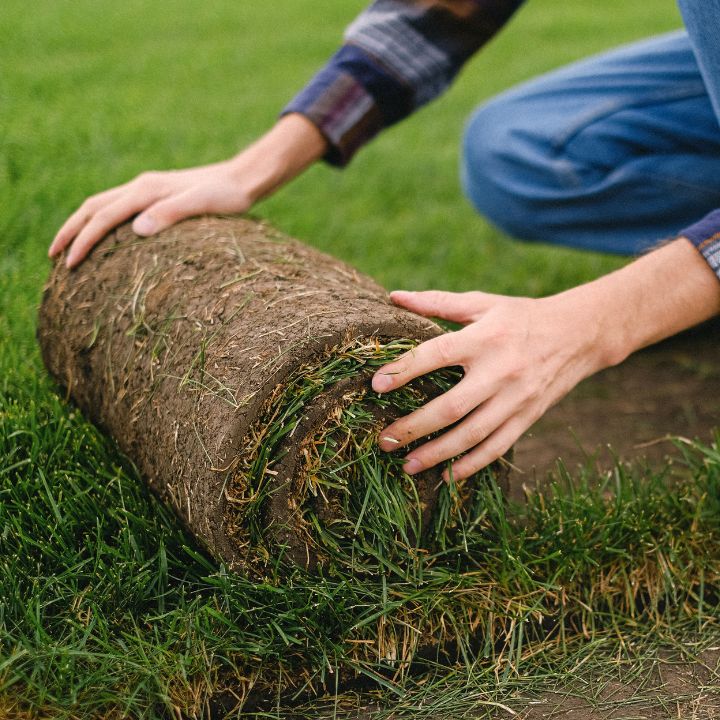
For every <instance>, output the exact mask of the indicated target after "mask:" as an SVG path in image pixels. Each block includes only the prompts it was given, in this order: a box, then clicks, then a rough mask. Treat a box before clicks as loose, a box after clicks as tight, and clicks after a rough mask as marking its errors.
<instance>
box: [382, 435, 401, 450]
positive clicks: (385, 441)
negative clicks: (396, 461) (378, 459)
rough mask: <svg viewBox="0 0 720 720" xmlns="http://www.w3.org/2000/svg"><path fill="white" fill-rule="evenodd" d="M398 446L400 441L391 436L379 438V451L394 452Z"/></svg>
mask: <svg viewBox="0 0 720 720" xmlns="http://www.w3.org/2000/svg"><path fill="white" fill-rule="evenodd" d="M399 444H400V441H399V440H398V439H396V438H394V437H392V436H391V435H383V436H382V437H381V438H380V449H381V450H395V448H396V447H397V446H398V445H399Z"/></svg>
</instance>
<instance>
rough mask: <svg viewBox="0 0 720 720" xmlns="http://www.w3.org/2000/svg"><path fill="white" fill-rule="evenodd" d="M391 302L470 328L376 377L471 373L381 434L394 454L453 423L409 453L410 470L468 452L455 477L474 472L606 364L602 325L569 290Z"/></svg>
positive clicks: (391, 382)
mask: <svg viewBox="0 0 720 720" xmlns="http://www.w3.org/2000/svg"><path fill="white" fill-rule="evenodd" d="M391 298H392V300H393V302H394V303H395V304H397V305H401V306H403V307H405V308H407V309H408V310H412V311H413V312H416V313H418V314H420V315H425V316H427V317H438V318H443V319H445V320H451V321H455V322H459V323H462V324H463V325H465V327H464V328H462V329H461V330H458V331H457V332H451V333H447V334H445V335H441V336H439V337H436V338H433V339H432V340H428V341H427V342H424V343H422V344H421V345H419V346H418V347H416V348H414V349H413V350H411V351H409V352H408V353H406V354H405V355H403V356H402V357H401V358H399V359H398V360H396V361H394V362H393V363H390V364H389V365H386V366H384V367H383V368H381V369H380V370H378V371H377V372H376V374H375V375H374V377H373V383H372V385H373V389H374V390H375V391H377V392H388V391H391V390H394V389H396V388H398V387H400V386H402V385H404V384H405V383H407V382H408V381H410V380H412V379H413V378H416V377H418V376H420V375H424V374H425V373H429V372H431V371H433V370H437V369H438V368H442V367H449V366H460V367H462V368H463V370H464V377H463V378H462V380H461V381H460V382H459V383H458V384H457V385H456V386H455V387H453V388H451V389H450V390H448V391H447V392H446V393H444V394H443V395H441V396H440V397H437V398H435V399H434V400H431V401H430V402H428V403H427V404H426V405H425V406H423V407H422V408H420V409H418V410H416V411H415V412H413V413H412V414H410V415H407V416H405V417H403V418H400V419H398V420H396V421H395V422H394V423H392V425H390V426H389V427H387V428H385V429H384V430H383V431H382V432H381V433H380V441H379V443H380V447H381V449H382V450H387V451H393V450H398V449H400V448H403V447H404V446H406V445H407V444H408V443H410V442H412V441H414V440H418V439H419V438H423V437H425V436H427V435H430V434H432V433H435V432H437V431H439V430H442V429H444V428H450V429H448V430H446V432H444V433H443V434H441V435H439V436H438V437H436V438H435V439H433V440H430V441H429V442H426V443H425V444H423V445H421V446H420V447H417V448H415V449H414V450H413V451H412V452H411V453H410V454H409V455H408V456H407V457H406V458H405V464H404V466H403V469H404V470H405V471H406V472H407V473H409V474H411V475H412V474H415V473H417V472H419V471H421V470H425V469H427V468H430V467H433V466H434V465H437V464H438V463H441V462H443V461H444V460H448V459H450V458H454V457H456V456H458V455H461V454H462V453H465V454H464V455H463V456H462V457H461V458H459V459H458V460H457V461H455V462H454V464H453V466H452V473H453V477H454V478H455V479H461V478H465V477H467V476H469V475H471V474H473V473H474V472H477V471H478V470H480V469H481V468H483V467H485V466H486V465H488V464H490V463H491V462H492V461H493V460H496V459H497V458H499V457H500V456H501V455H503V453H505V452H506V451H507V450H508V449H509V448H510V447H511V446H512V445H513V443H514V442H515V441H516V440H517V439H518V437H519V436H520V435H521V434H522V433H523V432H524V431H525V430H527V428H529V427H530V426H531V425H532V424H533V423H534V422H535V421H536V420H537V419H538V418H539V417H540V416H541V415H542V414H543V413H544V412H545V411H546V410H547V409H548V407H550V406H551V405H553V404H554V403H555V402H557V401H558V400H559V399H560V398H561V397H562V396H563V395H565V394H566V393H567V392H569V391H570V389H571V388H573V387H574V386H575V385H576V384H577V383H578V382H579V381H580V380H581V379H583V378H584V377H587V376H588V375H590V374H591V373H592V372H594V371H596V370H597V369H599V367H600V366H601V365H602V364H603V361H602V359H600V358H599V357H598V356H597V355H598V352H597V350H598V343H597V342H596V339H597V337H596V335H597V328H594V327H593V324H592V323H588V321H587V318H586V317H585V316H584V313H583V312H582V311H581V310H579V309H578V308H577V307H572V306H568V304H567V303H564V302H563V301H562V296H554V297H552V298H545V299H540V300H533V299H529V298H516V297H504V296H500V295H490V294H487V293H482V292H470V293H464V294H458V293H449V292H436V291H430V292H414V293H413V292H394V293H392V295H391ZM444 477H445V479H446V480H447V479H448V471H447V470H445V472H444Z"/></svg>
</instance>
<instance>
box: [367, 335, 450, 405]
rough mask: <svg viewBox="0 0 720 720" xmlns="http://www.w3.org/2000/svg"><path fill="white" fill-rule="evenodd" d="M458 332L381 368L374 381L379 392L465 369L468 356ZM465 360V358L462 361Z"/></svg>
mask: <svg viewBox="0 0 720 720" xmlns="http://www.w3.org/2000/svg"><path fill="white" fill-rule="evenodd" d="M462 332H463V331H462V330H459V331H458V332H452V333H445V334H444V335H439V336H438V337H435V338H432V339H431V340H426V341H425V342H424V343H421V344H420V345H418V346H417V347H415V348H413V349H412V350H409V351H408V352H406V353H405V354H403V355H401V356H400V357H399V358H398V359H397V360H395V361H394V362H391V363H389V364H388V365H385V366H383V367H381V368H380V369H379V370H378V371H377V372H376V373H375V375H373V379H372V387H373V390H374V391H375V392H389V391H390V390H395V389H396V388H399V387H402V386H403V385H404V384H405V383H407V382H409V381H410V380H412V379H414V378H416V377H420V375H425V374H426V373H429V372H432V371H433V370H437V369H438V368H441V367H449V366H451V365H462V364H463V363H462V357H464V353H463V352H462V351H461V349H460V347H461V342H460V341H459V340H458V336H459V335H460V333H462ZM461 356H462V357H461Z"/></svg>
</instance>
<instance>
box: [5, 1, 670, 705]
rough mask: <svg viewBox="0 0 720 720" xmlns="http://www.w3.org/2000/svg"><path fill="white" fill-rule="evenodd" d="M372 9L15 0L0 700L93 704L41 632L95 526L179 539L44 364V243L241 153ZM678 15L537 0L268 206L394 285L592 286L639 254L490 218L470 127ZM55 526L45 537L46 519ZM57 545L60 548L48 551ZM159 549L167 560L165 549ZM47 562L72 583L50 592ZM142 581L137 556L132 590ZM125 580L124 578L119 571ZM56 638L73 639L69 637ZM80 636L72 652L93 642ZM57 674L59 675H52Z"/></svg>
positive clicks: (132, 549) (83, 683)
mask: <svg viewBox="0 0 720 720" xmlns="http://www.w3.org/2000/svg"><path fill="white" fill-rule="evenodd" d="M363 6H364V3H363V2H361V1H359V0H314V2H302V1H301V0H277V1H276V2H272V3H251V2H242V3H241V2H237V1H236V0H214V1H213V2H211V3H198V2H190V1H189V0H168V1H166V2H161V3H147V2H141V1H140V0H127V1H126V2H123V3H117V2H110V1H109V0H73V2H68V1H65V0H38V1H37V2H33V3H31V4H28V3H27V2H20V1H19V0H3V2H2V6H1V7H0V451H2V452H3V453H4V455H3V457H0V627H1V628H2V640H1V644H0V698H3V699H0V715H2V712H3V710H2V708H3V707H7V708H9V707H10V706H11V704H12V698H13V696H14V693H17V696H18V697H19V696H23V697H24V696H27V698H28V699H29V700H30V701H31V702H32V703H37V704H38V705H43V703H46V704H47V706H48V707H56V706H57V707H59V706H62V705H64V704H65V702H66V701H67V702H70V700H67V698H62V697H61V696H60V692H59V690H58V688H61V687H62V684H63V682H65V680H67V683H68V686H72V687H74V688H75V689H76V691H77V692H78V697H84V698H85V699H84V700H83V702H88V700H87V696H86V695H83V693H82V688H83V687H85V688H87V687H90V686H97V687H100V686H102V681H103V677H104V676H103V673H104V672H105V673H106V672H110V671H109V670H108V668H110V667H112V663H108V665H107V667H105V666H102V663H100V664H99V665H98V666H97V676H96V677H95V678H94V679H92V678H87V679H85V678H78V677H77V675H73V672H74V671H73V670H72V669H70V670H68V673H69V676H68V678H62V677H60V676H58V675H57V674H55V673H57V672H58V670H57V668H56V667H55V666H53V665H52V663H51V662H50V661H48V664H47V666H45V665H44V664H43V662H42V659H41V658H40V655H41V653H39V650H38V648H41V647H42V643H43V641H44V640H43V638H45V637H47V638H48V640H47V641H48V642H50V634H48V635H47V636H46V635H44V633H45V632H46V631H47V628H44V625H43V620H42V619H41V618H42V617H43V616H44V613H46V612H48V609H49V608H51V607H52V606H53V603H54V602H55V599H57V598H63V599H62V601H61V604H62V603H65V602H66V601H67V602H68V603H69V602H70V600H69V599H68V598H71V597H72V592H71V588H72V582H73V580H72V578H73V577H74V575H75V574H76V573H77V572H79V570H76V569H74V568H73V566H72V564H71V562H70V561H71V556H70V554H69V550H68V548H70V547H71V546H72V541H71V540H72V538H71V536H73V534H78V533H79V534H80V535H83V536H84V537H87V538H90V539H92V537H93V533H94V529H97V528H101V527H110V528H112V527H115V525H113V523H114V522H116V523H117V527H118V528H121V529H122V532H121V531H120V530H118V532H119V533H120V535H118V537H119V538H120V539H119V540H118V548H117V549H116V552H117V557H116V561H117V562H116V565H120V564H121V560H122V553H123V552H125V551H127V553H128V557H130V556H131V555H132V554H133V553H136V552H140V550H138V549H137V547H136V546H134V545H133V543H134V542H136V540H137V538H135V537H134V536H133V535H132V533H130V534H129V535H127V536H126V535H123V534H122V533H123V532H125V533H129V532H130V531H129V530H128V528H129V527H136V528H140V529H143V530H144V531H145V533H146V534H145V536H144V538H145V539H144V540H142V541H141V542H145V543H147V544H148V546H149V545H152V543H153V542H154V540H153V538H152V533H153V532H158V533H163V532H165V533H167V536H168V537H171V536H172V537H176V536H179V535H180V531H179V530H177V528H176V526H175V524H174V521H173V520H172V518H170V517H169V516H168V515H167V514H163V513H162V512H161V511H159V510H158V509H157V507H156V506H155V504H154V503H152V501H151V500H148V499H147V498H146V496H145V495H144V493H143V490H142V488H141V486H140V485H139V483H138V482H137V479H136V478H135V476H134V475H133V473H132V470H131V469H130V468H129V466H128V465H127V463H126V462H125V461H123V460H122V458H120V457H119V456H118V455H117V453H116V452H115V451H114V450H113V447H112V444H111V443H109V442H107V441H105V440H104V439H102V438H101V437H100V436H99V435H98V434H97V433H96V431H94V430H93V429H92V428H90V427H89V426H88V425H87V424H86V423H85V422H84V420H83V419H82V418H80V417H78V416H77V413H76V412H73V411H72V409H71V408H70V407H68V406H66V405H65V404H64V402H63V400H62V398H61V397H59V396H58V394H57V389H56V388H55V386H54V385H53V384H52V383H51V382H50V381H49V380H47V378H46V376H45V373H44V369H43V366H42V364H41V361H40V358H39V353H38V350H37V346H36V343H35V338H34V333H35V317H36V312H37V306H38V302H39V298H40V293H41V289H42V285H43V282H44V279H45V278H46V276H47V273H48V271H49V267H50V264H49V261H48V260H47V258H46V250H47V246H48V244H49V242H50V240H51V239H52V237H53V235H54V233H55V231H56V230H57V228H58V227H59V226H60V224H61V223H62V222H63V220H64V219H65V218H66V216H67V215H68V214H69V213H70V212H72V211H73V210H74V209H75V208H76V206H77V205H78V204H79V203H80V202H81V201H82V200H83V199H84V198H85V197H86V196H87V195H89V194H91V193H94V192H97V191H100V190H102V189H105V188H107V187H110V186H113V185H116V184H119V183H121V182H124V181H127V180H129V179H131V178H132V177H133V176H134V175H136V174H138V173H140V172H142V171H144V170H150V169H158V170H159V169H169V168H180V167H186V166H192V165H197V164H201V163H205V162H211V161H215V160H219V159H222V158H226V157H229V156H230V155H232V154H234V153H235V152H237V151H238V150H239V149H241V148H242V147H243V146H244V145H245V144H247V143H249V142H250V141H252V140H253V139H254V138H255V137H257V136H258V135H259V134H260V133H262V132H263V131H264V130H265V129H266V128H268V127H269V126H270V124H271V123H272V122H273V120H274V118H275V117H276V115H277V113H278V112H279V110H280V109H281V108H282V107H283V105H284V104H285V103H286V102H287V101H288V100H289V99H290V98H291V97H292V96H293V94H294V93H295V92H296V91H297V90H298V89H300V88H301V87H302V85H303V83H304V82H306V81H307V80H308V79H309V78H310V77H311V75H312V73H313V72H314V71H315V70H316V69H318V68H319V67H320V66H321V65H322V63H323V62H324V60H325V59H326V58H327V57H328V56H329V55H330V54H331V52H332V51H333V50H334V49H335V48H336V47H337V45H338V43H339V40H340V38H341V34H342V30H343V28H344V27H345V25H346V24H347V23H349V22H350V21H351V20H352V19H353V17H354V16H355V14H356V13H357V12H359V11H360V10H361V8H362V7H363ZM680 24H681V23H680V19H679V15H678V12H677V9H676V7H675V5H674V3H673V2H672V0H646V1H645V2H642V3H628V2H626V1H625V0H606V1H605V2H603V3H599V2H592V1H591V0H578V2H572V3H558V2H557V1H556V0H531V1H530V2H528V3H527V5H526V7H524V8H523V9H522V10H521V11H520V12H519V13H518V15H517V16H516V17H515V18H514V19H513V20H512V21H511V23H510V24H509V25H508V26H507V27H506V29H505V30H504V31H503V32H502V33H501V34H500V35H499V36H498V37H497V38H496V39H495V40H494V41H493V42H492V43H491V44H490V45H489V46H488V47H487V48H486V49H485V50H484V51H483V52H482V53H480V54H479V55H478V56H477V57H476V58H475V59H474V60H473V61H471V63H470V64H469V65H468V66H467V67H466V68H465V70H464V71H463V73H462V74H461V76H460V78H459V79H458V81H457V82H456V83H455V85H454V86H453V88H452V89H451V90H450V92H448V93H447V94H446V95H445V96H444V97H443V98H442V99H441V100H440V101H438V102H436V103H434V104H432V105H431V106H429V107H427V108H425V109H424V110H422V111H421V112H420V113H418V114H416V115H415V116H414V117H413V118H411V119H410V120H409V121H406V122H404V123H403V124H401V125H399V126H397V127H395V128H393V129H392V130H390V131H388V132H386V133H384V134H383V135H382V136H381V137H379V138H378V139H376V141H375V142H374V143H372V144H371V145H370V146H369V147H367V148H366V149H365V150H364V151H362V152H361V153H360V155H359V156H358V157H357V158H356V159H355V160H354V161H353V163H352V164H351V166H350V167H349V168H348V169H346V170H344V171H342V172H339V171H336V170H333V169H330V168H327V167H324V166H322V165H320V166H317V167H315V168H313V169H312V170H310V171H309V172H308V173H306V174H305V176H303V177H302V178H301V179H300V180H298V181H296V182H295V183H294V184H293V185H291V186H290V187H288V188H286V189H285V190H283V191H281V192H280V193H278V194H277V195H276V196H275V197H274V198H272V199H270V200H268V201H266V202H264V203H262V204H261V205H260V206H258V208H256V210H255V213H256V214H259V215H260V216H262V217H265V218H268V219H269V220H270V221H271V222H272V223H273V224H275V225H276V226H278V227H279V228H280V229H282V230H284V231H286V232H288V233H290V234H291V235H294V236H296V237H298V238H300V239H302V240H304V241H306V242H308V243H310V244H312V245H314V246H316V247H318V248H320V249H322V250H324V251H327V252H330V253H332V254H335V255H337V256H338V257H341V258H342V259H344V260H346V261H348V262H350V263H352V264H354V265H355V266H357V267H358V268H359V269H360V270H362V271H364V272H366V273H369V274H370V275H372V276H373V277H375V278H376V279H377V280H378V281H379V282H380V283H382V284H383V285H385V286H386V287H388V288H395V287H402V288H411V289H426V288H442V289H448V290H470V289H483V290H487V291H492V292H502V293H512V294H528V295H534V296H537V295H543V294H549V293H552V292H556V291H559V290H561V289H563V288H566V287H569V286H571V285H574V284H577V283H580V282H583V281H587V280H589V279H591V278H593V277H595V276H597V275H599V274H601V273H604V272H607V271H609V270H611V269H613V268H615V267H618V266H619V265H620V264H622V263H623V262H625V261H624V260H622V259H619V258H612V257H604V256H599V255H595V254H591V253H580V252H576V251H572V250H567V249H560V248H551V247H548V246H542V245H535V244H522V243H518V242H515V241H512V240H510V239H509V238H507V237H505V236H503V235H502V234H501V233H500V232H498V231H497V230H495V229H493V228H492V227H491V226H489V225H488V224H487V223H486V222H484V221H483V220H482V219H481V218H479V217H478V216H476V215H475V213H474V212H473V210H472V209H471V207H470V206H469V204H468V202H467V201H466V200H465V199H464V198H463V196H462V192H461V189H460V185H459V181H458V152H459V143H460V138H461V135H462V128H463V124H464V122H465V120H466V118H467V116H468V115H469V114H470V113H471V111H472V109H473V108H474V107H475V106H476V105H477V104H478V103H479V102H481V101H482V100H483V99H485V98H488V97H490V96H491V95H492V94H494V93H496V92H499V91H501V90H503V89H505V88H508V87H510V86H511V85H513V84H514V83H517V82H520V81H523V80H526V79H529V78H531V77H532V76H533V75H536V74H538V73H540V72H543V71H546V70H550V69H552V68H554V67H557V66H559V65H561V64H563V63H567V62H570V61H572V60H575V59H579V58H581V57H584V56H586V55H588V54H591V53H594V52H599V51H601V50H603V49H606V48H609V47H612V46H614V45H617V44H620V43H623V42H628V41H631V40H633V39H637V38H642V37H645V36H648V35H651V34H655V33H660V32H664V31H669V30H672V29H675V28H678V27H680ZM57 467H67V468H70V470H68V473H69V475H68V477H70V476H72V475H73V473H75V475H76V476H77V477H83V478H85V482H89V481H87V478H89V477H92V478H94V482H95V483H96V486H94V487H95V488H96V489H97V487H101V486H102V485H103V484H105V483H107V485H108V487H112V488H114V489H113V490H112V492H111V491H110V490H109V491H108V492H109V493H110V496H109V498H108V500H107V503H108V504H107V505H105V504H103V501H102V499H101V496H100V494H98V493H96V492H95V493H94V491H93V492H91V491H90V490H87V492H85V491H84V490H83V492H81V493H80V494H79V495H78V496H77V497H76V498H75V499H72V498H70V494H71V493H69V492H68V493H65V494H63V492H62V491H58V492H59V493H60V494H59V495H57V493H56V492H55V491H51V490H50V488H49V487H48V484H47V482H46V479H47V477H48V476H49V474H50V473H51V471H52V469H53V468H55V469H57ZM81 485H82V483H81ZM82 487H85V486H82ZM88 487H89V485H88ZM113 493H114V494H113ZM125 495H127V496H128V498H129V500H128V502H130V503H131V504H132V503H134V505H132V507H133V508H147V512H148V513H149V515H148V518H143V517H133V518H129V517H128V516H126V515H122V517H120V515H117V517H115V515H113V513H115V514H117V513H118V508H117V507H116V504H117V502H119V501H118V498H122V497H125ZM141 514H142V513H140V515H141ZM133 523H135V525H133ZM43 528H44V530H43ZM41 532H45V533H46V537H45V540H43V541H42V542H47V545H43V544H42V542H41V540H39V539H38V538H37V536H36V533H41ZM63 533H66V534H67V537H65V536H64V535H63ZM98 533H99V531H98ZM18 538H20V539H21V540H22V542H20V541H19V540H18ZM58 538H60V540H58ZM63 538H64V539H63ZM90 539H89V540H88V542H90ZM155 540H157V538H155ZM56 541H57V542H56ZM94 541H95V542H97V537H96V538H95V540H94ZM105 542H106V543H111V539H109V538H106V540H105ZM53 543H55V544H54V545H53ZM123 543H125V545H123ZM121 546H122V547H121ZM50 547H54V548H55V550H54V551H53V552H56V553H57V555H56V556H54V557H53V558H52V562H53V563H55V564H54V565H53V564H52V563H50V564H48V561H47V558H48V548H50ZM108 547H109V545H108ZM63 549H64V550H63ZM65 551H67V553H68V554H67V555H63V552H65ZM114 552H115V551H114ZM158 552H159V554H157V553H156V554H155V555H153V556H152V557H153V558H156V559H157V558H159V559H158V560H157V561H158V563H159V564H160V566H162V562H163V559H162V558H163V551H158ZM128 562H129V561H128ZM165 562H167V561H165ZM35 563H36V570H37V572H35V574H34V575H33V571H32V570H31V569H30V568H32V567H35V565H34V564H35ZM103 567H105V566H103ZM114 567H115V566H114V565H113V564H112V563H110V564H109V565H108V566H107V568H106V570H105V571H106V572H108V573H110V574H112V572H114V569H113V568H114ZM138 567H140V565H139V566H138ZM142 567H144V566H142ZM53 568H54V570H53ZM135 571H137V567H136V568H135V569H134V570H133V572H135ZM53 572H54V573H57V577H60V576H63V578H64V579H63V580H62V583H60V581H59V580H58V583H60V584H58V585H57V587H55V586H54V585H53V583H54V582H55V580H56V579H57V578H54V577H51V576H50V575H51V574H52V573H53ZM118 572H120V571H118ZM138 572H139V571H138ZM165 573H167V566H165ZM31 576H32V578H31ZM153 577H155V576H154V575H153ZM166 580H167V578H166ZM123 582H124V581H123ZM142 582H144V581H143V576H142V573H139V575H138V578H137V585H138V588H139V587H140V585H141V583H142ZM63 583H64V584H63ZM117 586H118V587H120V586H122V587H123V592H126V591H127V587H126V586H125V585H121V583H120V580H118V582H117ZM98 592H101V591H99V590H98ZM108 592H110V591H109V590H108ZM138 593H140V590H139V589H138ZM128 602H129V603H132V597H130V598H128ZM78 607H79V606H78ZM65 610H67V608H64V607H62V608H58V612H60V613H61V611H62V612H64V611H65ZM76 610H77V608H73V609H72V612H73V613H75V611H76ZM68 612H70V611H68ZM23 613H25V615H24V616H23ZM71 614H72V613H71ZM20 617H23V620H22V621H20V620H18V618H20ZM56 629H57V628H56ZM106 630H107V637H108V641H109V640H110V635H111V628H110V627H108V628H107V629H106ZM164 631H165V632H166V635H167V637H165V636H163V637H164V638H165V639H163V640H161V641H158V643H159V644H160V645H162V643H163V642H166V646H167V647H168V648H170V647H174V645H173V640H172V637H171V636H172V628H171V627H166V628H165V629H164ZM94 632H100V630H98V629H97V628H96V629H95V630H94ZM100 634H102V633H100ZM70 636H71V633H70V631H69V630H68V637H69V638H70ZM52 637H53V642H57V643H58V647H59V646H61V645H63V640H62V633H57V632H55V635H53V636H52ZM72 638H73V639H72V642H71V641H70V640H68V643H69V645H67V647H70V646H72V647H74V648H75V650H74V651H73V652H76V653H80V652H81V644H78V641H77V636H76V635H72ZM167 638H170V639H167ZM73 643H75V644H74V645H73ZM29 647H32V648H34V649H32V650H31V651H28V650H27V648H29ZM63 647H66V646H63ZM116 651H117V648H116ZM49 652H50V651H49ZM52 652H55V651H52ZM52 652H51V654H52ZM58 652H60V651H58ZM168 652H169V651H168ZM173 652H174V651H173ZM188 654H189V655H191V654H192V653H191V649H190V648H188ZM72 657H73V655H72V653H71V652H68V658H72ZM23 658H25V660H23ZM39 658H40V659H39ZM72 662H73V661H72V660H68V663H69V666H68V667H70V665H72ZM98 662H99V661H98ZM153 662H159V661H158V660H157V659H155V660H153ZM173 662H174V660H172V659H170V660H168V663H169V665H170V666H172V667H173V668H174V670H173V671H175V670H176V668H175V665H173ZM48 668H52V669H50V670H49V669H48ZM45 671H47V672H48V673H50V675H52V676H50V675H49V676H48V677H47V678H44V677H43V672H45ZM158 672H161V669H159V670H158ZM116 680H117V678H116ZM120 682H121V681H120ZM93 683H94V684H95V685H93ZM43 687H47V688H48V690H47V694H46V696H45V697H43V691H42V688H43ZM28 688H29V689H28ZM101 696H102V693H99V695H98V696H97V702H98V706H101V705H102V697H101ZM131 706H132V701H131V700H128V707H131ZM8 712H9V711H8ZM68 712H70V711H69V710H68Z"/></svg>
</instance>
